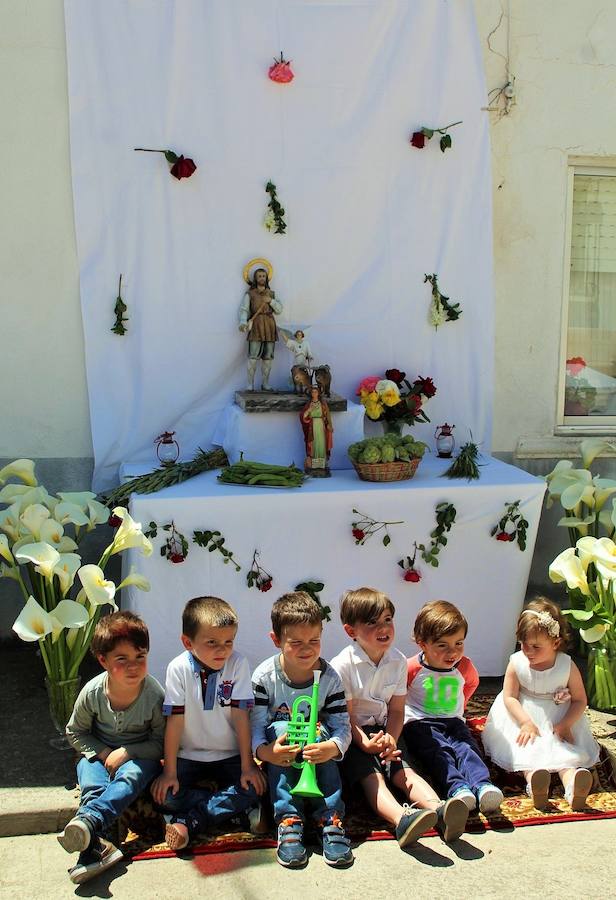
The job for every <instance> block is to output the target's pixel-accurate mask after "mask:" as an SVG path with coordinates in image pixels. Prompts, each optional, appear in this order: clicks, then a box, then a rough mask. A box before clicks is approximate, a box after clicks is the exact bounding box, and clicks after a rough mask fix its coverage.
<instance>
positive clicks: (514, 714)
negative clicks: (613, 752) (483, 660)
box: [482, 598, 599, 812]
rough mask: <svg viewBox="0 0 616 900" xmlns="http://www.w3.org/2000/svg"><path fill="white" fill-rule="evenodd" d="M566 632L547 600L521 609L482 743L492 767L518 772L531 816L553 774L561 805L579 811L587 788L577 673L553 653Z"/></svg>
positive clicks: (594, 748)
mask: <svg viewBox="0 0 616 900" xmlns="http://www.w3.org/2000/svg"><path fill="white" fill-rule="evenodd" d="M568 631H569V628H568V625H567V622H566V621H565V619H564V617H563V616H562V615H561V613H560V610H559V608H558V606H556V604H555V603H552V602H551V601H550V600H546V599H543V598H540V599H538V600H533V602H532V603H529V604H528V606H527V607H526V608H525V609H524V610H523V612H522V614H521V616H520V618H519V619H518V627H517V632H516V638H517V640H518V641H519V643H520V645H521V648H522V649H521V650H519V651H518V652H517V653H514V654H513V655H512V656H511V657H510V660H509V665H508V666H507V671H506V672H505V680H504V683H503V690H502V691H501V693H500V694H499V695H498V697H497V698H496V700H495V701H494V704H493V705H492V709H491V710H490V713H489V715H488V719H487V722H486V726H485V729H484V731H483V734H482V739H483V745H484V748H485V751H486V753H487V754H488V755H489V756H490V757H491V758H492V760H493V761H494V762H495V763H496V764H497V765H498V766H500V767H501V768H502V769H505V771H507V772H523V773H524V776H525V778H526V783H527V788H526V790H527V792H528V794H529V796H530V797H531V798H532V800H533V804H534V806H535V807H536V808H537V809H542V808H543V807H545V805H546V804H547V800H548V793H549V789H550V780H551V779H550V773H551V772H558V774H559V776H560V780H561V781H562V783H563V787H564V788H565V799H566V800H567V802H568V803H569V804H570V806H571V808H572V809H573V810H574V811H576V812H579V811H580V810H582V809H584V807H585V805H586V798H587V796H588V793H589V791H590V788H591V786H592V775H591V773H590V772H589V771H588V767H589V766H594V765H595V763H596V762H597V760H598V759H599V746H598V744H597V742H596V741H595V739H594V738H593V736H592V733H591V731H590V727H589V724H588V721H587V719H586V716H585V715H584V710H585V709H586V692H585V691H584V684H583V682H582V676H581V675H580V671H579V669H578V668H577V666H576V665H575V663H574V662H573V661H572V660H571V657H569V656H567V654H566V653H563V652H561V649H560V648H561V647H565V646H566V643H567V637H568Z"/></svg>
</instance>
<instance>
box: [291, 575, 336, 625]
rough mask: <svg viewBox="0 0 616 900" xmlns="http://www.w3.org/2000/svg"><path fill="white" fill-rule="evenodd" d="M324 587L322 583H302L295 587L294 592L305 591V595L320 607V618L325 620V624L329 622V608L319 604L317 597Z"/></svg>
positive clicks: (319, 600) (319, 599) (330, 618)
mask: <svg viewBox="0 0 616 900" xmlns="http://www.w3.org/2000/svg"><path fill="white" fill-rule="evenodd" d="M324 587H325V585H324V583H323V582H322V581H302V582H300V583H299V584H296V585H295V590H296V591H305V592H306V593H307V594H309V595H310V596H311V597H312V599H313V600H314V601H315V602H316V603H318V604H319V606H320V607H321V618H322V619H325V621H326V622H331V620H332V617H331V615H330V613H331V607H329V606H323V604H322V603H321V598H320V597H319V594H320V592H321V591H322V590H323V588H324Z"/></svg>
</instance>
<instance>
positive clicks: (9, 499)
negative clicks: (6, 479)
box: [0, 484, 31, 504]
mask: <svg viewBox="0 0 616 900" xmlns="http://www.w3.org/2000/svg"><path fill="white" fill-rule="evenodd" d="M29 490H31V488H30V486H29V485H27V484H5V485H4V487H3V488H2V490H1V491H0V503H9V504H10V503H14V502H15V501H16V500H17V499H18V498H19V497H23V495H24V494H26V493H27V492H28V491H29Z"/></svg>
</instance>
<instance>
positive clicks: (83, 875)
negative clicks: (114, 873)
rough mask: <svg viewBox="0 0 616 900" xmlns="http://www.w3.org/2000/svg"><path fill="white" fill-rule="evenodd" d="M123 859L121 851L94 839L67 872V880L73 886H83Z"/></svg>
mask: <svg viewBox="0 0 616 900" xmlns="http://www.w3.org/2000/svg"><path fill="white" fill-rule="evenodd" d="M123 858H124V854H123V853H122V851H121V850H118V848H117V847H115V846H114V845H113V844H112V843H111V842H110V841H105V840H103V839H102V838H97V837H94V838H93V839H92V843H91V844H90V846H89V847H88V848H87V850H83V851H82V852H81V853H80V854H79V859H78V860H77V862H76V864H75V865H74V866H73V867H72V868H71V869H69V870H68V874H69V878H70V879H71V881H72V882H73V884H83V883H84V881H89V880H90V878H95V877H96V876H97V875H100V874H101V872H104V871H105V870H106V869H109V868H110V867H111V866H113V865H115V864H116V863H118V862H120V860H121V859H123Z"/></svg>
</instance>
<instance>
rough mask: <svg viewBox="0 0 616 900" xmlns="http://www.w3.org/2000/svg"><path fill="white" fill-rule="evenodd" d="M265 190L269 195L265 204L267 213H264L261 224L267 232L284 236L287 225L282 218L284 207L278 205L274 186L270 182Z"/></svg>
mask: <svg viewBox="0 0 616 900" xmlns="http://www.w3.org/2000/svg"><path fill="white" fill-rule="evenodd" d="M265 190H266V192H267V193H268V194H269V195H270V200H269V203H268V204H267V212H266V213H265V218H264V219H263V224H264V225H265V227H266V228H267V230H268V231H273V232H274V234H284V233H285V231H286V230H287V223H286V222H285V220H284V218H283V216H284V207H282V206H281V205H280V203H279V202H278V197H277V196H276V185H275V184H274V183H273V182H272V181H268V182H267V184H266V185H265Z"/></svg>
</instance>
